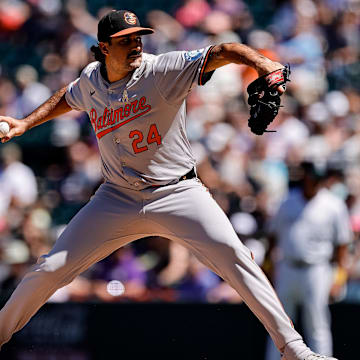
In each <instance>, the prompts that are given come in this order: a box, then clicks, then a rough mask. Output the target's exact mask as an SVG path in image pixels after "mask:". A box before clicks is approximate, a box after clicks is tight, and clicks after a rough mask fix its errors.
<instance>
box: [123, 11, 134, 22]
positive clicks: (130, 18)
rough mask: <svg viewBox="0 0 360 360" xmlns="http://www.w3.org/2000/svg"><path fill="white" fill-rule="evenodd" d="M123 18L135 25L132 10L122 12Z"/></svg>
mask: <svg viewBox="0 0 360 360" xmlns="http://www.w3.org/2000/svg"><path fill="white" fill-rule="evenodd" d="M124 19H125V21H126V22H127V23H128V24H130V25H135V24H136V15H135V14H133V13H132V12H126V13H125V14H124Z"/></svg>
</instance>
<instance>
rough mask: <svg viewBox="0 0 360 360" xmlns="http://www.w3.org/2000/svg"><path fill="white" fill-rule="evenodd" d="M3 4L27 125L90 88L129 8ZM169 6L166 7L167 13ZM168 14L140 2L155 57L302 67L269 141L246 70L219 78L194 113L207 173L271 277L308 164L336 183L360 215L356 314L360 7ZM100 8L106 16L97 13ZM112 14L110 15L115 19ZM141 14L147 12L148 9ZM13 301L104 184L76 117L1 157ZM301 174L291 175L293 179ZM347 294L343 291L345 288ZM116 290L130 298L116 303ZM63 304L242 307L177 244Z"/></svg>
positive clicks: (342, 4)
mask: <svg viewBox="0 0 360 360" xmlns="http://www.w3.org/2000/svg"><path fill="white" fill-rule="evenodd" d="M91 3H92V7H91V9H90V1H88V3H87V2H86V1H85V0H65V1H60V0H11V1H10V0H0V54H1V59H2V61H1V65H0V114H1V115H8V116H13V117H16V118H22V117H24V116H26V115H28V114H29V113H30V112H31V111H32V110H33V109H34V108H35V107H37V106H38V105H40V104H41V103H42V102H44V101H45V100H46V99H47V98H48V97H49V96H50V95H51V94H52V93H53V92H54V91H56V90H58V89H59V88H61V87H63V86H65V85H66V84H68V83H69V82H70V81H72V80H74V79H75V78H77V77H78V75H79V73H80V71H81V70H82V68H83V67H84V66H86V65H87V63H88V62H91V61H93V58H92V55H91V53H90V51H89V48H90V46H91V45H94V44H96V32H97V21H98V19H99V18H100V17H101V16H102V15H104V14H105V13H106V12H107V11H109V10H111V9H112V8H113V6H114V7H116V8H120V7H122V6H121V3H120V2H116V1H112V2H106V1H100V0H98V1H96V2H91ZM157 3H159V4H160V2H159V1H158V2H157ZM172 3H173V4H172V8H171V9H168V6H167V7H166V11H164V10H163V9H164V8H165V5H164V7H161V6H160V5H159V6H158V8H151V7H150V6H151V5H150V3H146V2H145V1H143V2H141V1H139V7H140V6H141V11H142V12H141V14H142V15H141V16H140V20H141V21H142V24H146V25H149V26H151V27H153V28H154V29H155V30H156V31H155V33H154V34H153V35H150V36H146V37H144V38H143V42H144V51H146V52H151V53H155V54H157V53H162V52H167V51H172V50H193V49H197V48H203V47H205V46H208V45H210V44H218V43H222V42H239V43H243V44H247V45H249V46H251V47H253V48H255V49H257V50H258V51H259V52H261V53H263V54H264V55H266V56H268V57H270V58H271V59H273V60H276V61H280V62H282V63H284V64H285V63H289V64H290V65H291V71H292V74H291V82H290V83H289V85H288V88H287V92H286V94H285V95H284V96H283V97H282V103H283V105H284V107H283V108H281V110H280V113H279V115H278V117H277V118H276V119H275V121H274V122H273V124H272V125H271V129H272V130H276V132H270V133H267V134H265V135H263V136H256V135H253V134H251V132H250V130H249V129H248V127H247V119H248V108H247V105H246V104H247V103H246V87H247V85H248V84H249V83H250V82H251V81H252V80H254V79H255V78H256V77H257V74H256V72H255V71H254V70H252V69H250V68H248V67H246V66H237V65H228V66H225V67H223V68H220V69H218V70H216V72H215V74H214V76H213V77H212V79H211V81H210V82H209V83H208V84H207V85H206V86H204V87H201V88H200V87H199V88H196V89H195V90H194V91H192V93H191V94H190V95H189V97H188V101H187V113H188V115H187V130H188V136H189V139H190V141H191V143H192V146H193V150H194V154H195V156H196V159H197V169H198V174H199V176H200V178H201V179H202V181H203V183H204V184H205V185H206V186H207V187H208V188H209V190H210V192H211V193H212V195H213V197H214V198H215V199H216V200H217V202H218V203H219V204H220V206H221V207H222V208H223V210H224V211H225V212H226V214H227V215H228V216H229V218H230V221H231V222H232V224H233V226H234V228H235V230H236V232H237V234H238V235H239V239H241V241H243V242H244V243H245V244H246V245H247V246H248V247H249V248H250V249H251V250H252V252H253V253H254V255H255V260H256V262H257V263H258V264H259V265H260V266H262V267H263V269H264V271H265V272H266V273H267V274H269V275H271V274H272V268H273V266H274V264H273V263H274V261H276V259H275V260H274V256H272V254H271V253H269V248H270V246H269V241H268V232H267V229H268V224H269V222H271V219H272V217H273V216H274V214H275V213H276V211H277V209H278V208H279V206H280V204H281V202H282V201H283V199H284V198H285V197H286V196H287V194H288V191H289V185H291V183H292V181H293V178H292V175H293V174H294V171H293V169H294V168H296V166H298V165H299V164H300V163H301V162H303V161H308V162H312V163H313V164H314V166H316V168H317V169H319V171H324V172H326V173H328V174H330V173H331V174H334V173H336V174H337V176H336V177H335V180H334V181H332V182H331V187H330V186H329V190H330V191H332V192H333V193H334V194H335V195H336V196H338V197H339V198H340V199H342V201H344V202H345V203H346V205H347V209H348V212H349V214H350V220H351V230H352V232H353V242H352V244H351V245H350V246H349V254H348V256H347V260H346V268H347V273H348V276H347V279H346V281H345V285H344V287H342V290H343V291H342V297H341V300H343V301H360V241H359V240H360V238H359V234H360V93H359V91H360V57H359V55H360V50H359V49H360V1H359V0H289V1H281V0H272V1H261V0H256V1H242V0H208V1H206V0H182V1H180V0H179V1H174V2H172ZM94 4H96V5H94ZM109 4H110V5H109ZM129 10H132V11H134V12H135V13H138V12H137V9H136V8H130V9H129ZM0 155H1V169H0V184H1V186H0V259H1V260H0V298H1V300H2V301H3V300H4V299H6V298H7V297H8V296H9V295H10V294H11V292H12V290H13V289H14V287H15V286H16V284H17V283H18V282H19V280H20V279H21V278H22V276H23V274H24V272H25V271H26V269H27V268H28V267H29V266H30V265H31V264H33V263H34V262H36V260H37V258H38V257H39V256H40V255H42V254H44V253H46V252H47V251H48V250H49V249H50V248H51V247H52V245H53V243H54V242H55V241H56V239H57V237H58V236H59V234H60V233H61V231H62V230H63V229H64V227H65V226H66V224H67V223H68V222H69V220H70V219H71V218H72V217H73V216H74V215H75V214H76V213H77V211H78V210H79V209H80V208H81V207H82V206H83V205H84V204H85V203H86V202H87V201H88V200H89V198H90V197H91V195H92V194H93V193H94V191H95V190H96V189H97V187H98V186H99V185H100V184H101V182H102V178H101V173H100V161H99V156H98V150H97V145H96V139H95V136H94V134H93V133H92V129H91V125H90V123H89V121H88V118H87V115H86V114H84V113H78V112H70V113H68V114H67V115H66V116H63V117H61V118H58V119H55V120H53V121H51V122H49V123H46V124H44V125H42V126H40V127H38V128H35V129H32V130H31V131H29V132H28V133H26V134H25V135H23V136H22V137H21V138H17V139H14V140H13V141H11V142H10V143H8V144H6V145H1V146H0ZM290 170H292V171H290ZM334 279H335V280H334V281H336V278H334ZM111 280H118V281H121V282H122V284H124V286H125V293H124V294H122V295H120V296H113V295H111V294H110V293H109V291H108V283H109V281H111ZM50 301H59V302H60V301H109V302H114V301H116V302H119V301H184V302H186V301H200V302H231V303H237V302H241V299H240V297H239V296H238V295H237V294H236V293H235V292H234V290H233V289H231V288H230V287H229V286H228V285H227V284H226V283H224V282H223V281H222V279H220V278H219V277H218V276H217V275H215V274H213V273H212V272H210V271H209V270H207V268H205V267H204V266H203V265H202V264H201V263H199V262H198V261H197V260H196V259H195V258H194V257H193V256H192V255H191V254H190V253H189V252H188V251H187V250H186V249H184V248H182V247H181V246H179V245H177V244H175V243H172V242H169V241H168V240H167V239H162V238H158V237H151V238H145V239H141V240H139V241H137V242H135V243H133V244H131V245H128V246H126V247H125V248H122V249H119V250H118V251H116V252H115V253H113V254H112V255H111V256H109V257H108V258H107V259H104V260H102V261H101V262H100V263H98V264H96V265H94V266H93V267H92V268H91V269H89V270H88V271H87V272H86V273H84V274H82V275H81V276H78V277H77V278H76V279H75V280H74V282H73V283H72V284H70V285H68V286H66V287H65V288H62V289H60V290H58V291H57V292H56V293H55V294H54V295H53V297H52V298H51V299H50Z"/></svg>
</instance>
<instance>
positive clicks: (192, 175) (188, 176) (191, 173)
mask: <svg viewBox="0 0 360 360" xmlns="http://www.w3.org/2000/svg"><path fill="white" fill-rule="evenodd" d="M195 177H196V172H195V168H192V169H191V170H190V171H189V172H188V173H186V174H185V175H183V176H181V177H180V178H179V181H181V180H188V179H193V178H195Z"/></svg>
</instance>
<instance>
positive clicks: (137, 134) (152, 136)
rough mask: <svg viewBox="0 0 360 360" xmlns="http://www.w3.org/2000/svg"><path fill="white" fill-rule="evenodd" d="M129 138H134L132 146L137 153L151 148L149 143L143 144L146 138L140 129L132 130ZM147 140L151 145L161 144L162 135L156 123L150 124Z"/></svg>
mask: <svg viewBox="0 0 360 360" xmlns="http://www.w3.org/2000/svg"><path fill="white" fill-rule="evenodd" d="M129 138H130V139H132V138H134V140H133V142H132V147H133V150H134V153H135V154H138V153H141V152H143V151H146V150H148V149H149V148H148V147H147V145H143V146H141V142H142V141H143V140H144V135H143V133H142V132H141V131H140V130H132V131H130V133H129ZM146 141H147V144H148V145H150V144H151V143H156V144H158V145H161V135H160V134H159V131H158V129H157V127H156V124H152V125H150V128H149V132H148V135H147V138H146Z"/></svg>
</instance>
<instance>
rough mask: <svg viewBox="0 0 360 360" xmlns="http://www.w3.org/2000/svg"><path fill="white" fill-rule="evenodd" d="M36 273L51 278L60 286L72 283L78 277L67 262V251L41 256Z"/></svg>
mask: <svg viewBox="0 0 360 360" xmlns="http://www.w3.org/2000/svg"><path fill="white" fill-rule="evenodd" d="M34 271H35V272H37V273H38V274H41V275H42V276H43V277H45V278H51V279H52V281H54V282H56V283H58V286H64V285H66V284H68V283H70V282H71V281H72V280H73V279H74V278H75V276H76V274H75V270H74V269H72V268H71V265H70V264H69V263H68V262H67V251H60V252H57V253H54V254H51V255H42V256H40V257H39V259H38V261H37V265H36V267H35V269H34Z"/></svg>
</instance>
